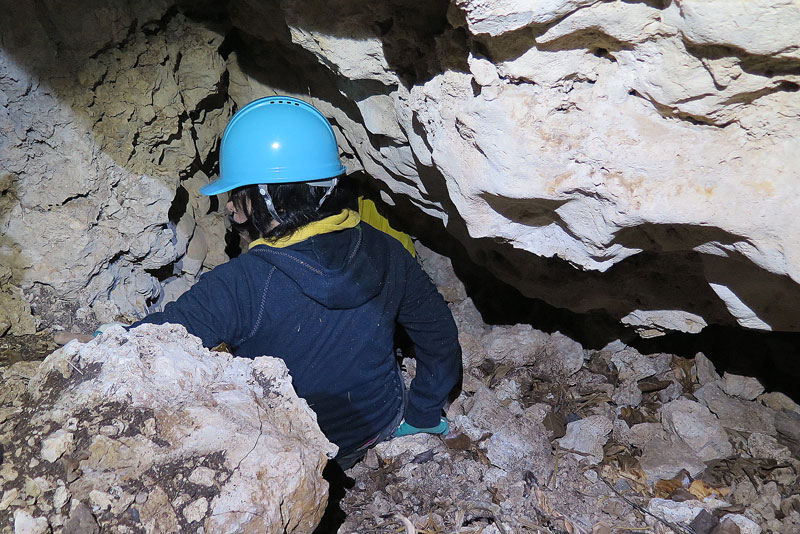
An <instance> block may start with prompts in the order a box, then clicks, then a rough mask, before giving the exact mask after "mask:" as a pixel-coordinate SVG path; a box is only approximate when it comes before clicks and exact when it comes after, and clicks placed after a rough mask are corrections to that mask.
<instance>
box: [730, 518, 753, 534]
mask: <svg viewBox="0 0 800 534" xmlns="http://www.w3.org/2000/svg"><path fill="white" fill-rule="evenodd" d="M725 518H726V519H728V520H729V521H733V522H734V523H735V524H736V526H737V527H739V532H740V533H741V534H761V527H759V526H758V524H756V522H755V521H753V520H752V519H750V518H748V517H746V516H744V515H742V514H728V515H726V516H725Z"/></svg>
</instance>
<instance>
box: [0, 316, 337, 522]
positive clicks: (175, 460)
mask: <svg viewBox="0 0 800 534" xmlns="http://www.w3.org/2000/svg"><path fill="white" fill-rule="evenodd" d="M25 395H26V397H25V398H26V399H27V401H26V403H25V408H24V410H23V411H22V412H20V413H17V414H15V415H14V416H13V417H15V418H16V421H17V424H16V425H12V427H8V426H7V425H6V427H5V428H6V429H8V428H12V431H11V433H10V434H5V435H4V436H3V440H4V447H6V446H22V451H23V452H22V454H21V456H19V457H17V456H14V455H6V456H5V460H4V464H3V467H4V471H3V473H2V477H3V479H4V482H3V486H4V488H8V489H6V493H5V494H4V501H6V500H9V499H8V498H6V497H7V493H8V491H9V490H10V489H11V488H12V487H13V489H15V490H16V491H18V492H20V495H21V496H24V498H26V499H27V501H19V500H13V501H11V502H10V506H8V505H7V507H6V509H5V510H4V511H2V512H0V514H3V515H2V517H9V516H11V515H13V516H14V517H15V521H17V519H16V518H21V519H19V520H18V521H27V522H28V523H30V521H29V520H28V518H27V516H26V515H25V514H30V511H29V509H28V508H27V506H28V505H26V504H25V502H28V504H30V503H31V502H33V503H35V502H36V501H37V499H40V500H41V501H42V502H49V503H52V504H53V505H54V507H50V506H47V507H45V508H42V506H44V504H42V505H41V506H40V509H44V510H45V511H46V515H47V517H46V518H42V520H43V521H44V525H45V527H46V526H47V524H48V520H52V521H57V518H56V515H57V514H66V515H67V516H68V519H67V520H66V524H65V529H66V531H69V532H77V531H81V532H84V531H86V532H89V531H92V530H95V529H97V528H98V527H99V528H100V529H102V530H111V531H122V530H124V529H126V528H128V527H130V526H132V524H128V523H130V522H131V521H134V523H135V522H141V526H143V527H144V528H145V530H147V531H149V532H185V531H188V530H187V529H189V528H190V527H189V525H191V529H194V530H197V529H198V528H203V529H204V530H205V531H206V532H242V531H259V532H274V531H278V530H280V531H287V532H312V531H313V530H314V528H315V527H316V525H317V523H318V521H319V519H320V518H321V516H322V513H323V511H324V508H325V503H326V497H327V483H326V482H325V481H324V480H323V479H322V475H321V473H322V469H323V467H324V465H325V463H326V461H327V459H328V458H331V457H332V456H333V455H334V454H335V453H336V447H335V446H334V445H332V444H331V443H330V442H328V441H327V439H325V437H324V435H323V434H322V432H321V431H320V430H319V427H318V426H317V424H316V417H315V415H314V413H313V412H312V411H311V409H310V408H309V407H308V405H307V404H306V402H305V401H303V400H301V399H299V398H297V396H296V394H295V392H294V390H293V389H292V386H291V379H290V377H289V375H288V371H287V369H286V366H285V364H284V363H283V362H282V361H281V360H279V359H276V358H270V357H266V356H264V357H259V358H255V359H253V360H248V359H243V358H234V357H232V356H231V355H230V354H227V353H214V352H211V351H209V350H207V349H204V348H203V347H202V346H201V344H200V341H199V340H198V339H197V338H195V337H193V336H190V335H189V334H187V332H186V330H185V329H183V327H181V326H175V325H163V326H155V325H143V326H140V327H138V328H136V329H133V330H131V331H125V330H124V329H122V328H120V327H112V328H111V329H109V330H107V331H106V332H104V333H103V335H102V336H99V337H97V338H95V339H94V340H93V341H91V342H89V343H87V344H80V343H78V342H75V341H73V342H71V343H69V344H68V345H66V346H65V347H64V348H62V349H60V350H58V351H56V352H54V353H53V354H51V355H50V356H49V357H48V358H47V359H46V360H45V361H44V362H43V363H42V364H41V367H40V368H39V371H38V372H37V373H36V374H35V375H34V376H33V378H32V379H31V381H30V384H29V386H28V389H27V393H25ZM108 421H114V423H115V424H106V423H107V422H108ZM17 444H19V445H17ZM40 449H41V455H42V456H43V457H44V460H45V461H43V462H34V461H30V460H31V459H35V457H36V456H38V455H39V454H40ZM12 464H13V465H12ZM8 469H14V470H15V472H16V474H15V475H14V476H13V477H12V476H11V475H10V474H9V472H8ZM50 492H54V493H52V494H51V493H50ZM190 495H191V496H193V497H194V498H190V497H189V496H190ZM40 496H41V497H40ZM70 499H71V503H72V504H71V506H70V507H69V509H68V510H67V509H66V508H67V507H66V504H67V502H68V501H69V500H70ZM286 503H291V506H287V505H286ZM89 507H91V510H89ZM48 510H49V512H48ZM107 512H108V513H107ZM34 515H35V514H34ZM93 515H94V517H93ZM95 518H96V519H95ZM37 521H38V519H37ZM26 524H27V523H26ZM76 528H77V529H84V530H74V529H76ZM71 529H72V530H71ZM194 530H192V531H194Z"/></svg>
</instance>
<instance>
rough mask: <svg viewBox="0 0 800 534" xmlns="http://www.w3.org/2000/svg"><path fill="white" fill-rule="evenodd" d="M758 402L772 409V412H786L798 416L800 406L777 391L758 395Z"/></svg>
mask: <svg viewBox="0 0 800 534" xmlns="http://www.w3.org/2000/svg"><path fill="white" fill-rule="evenodd" d="M758 401H759V402H760V403H761V404H763V405H764V406H766V407H767V408H772V409H773V410H777V411H781V410H786V411H789V412H796V413H798V414H800V405H798V404H797V403H796V402H794V401H793V400H792V399H791V398H789V397H788V396H787V395H785V394H784V393H781V392H779V391H771V392H769V393H764V394H763V395H759V396H758Z"/></svg>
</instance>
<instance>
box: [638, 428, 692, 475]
mask: <svg viewBox="0 0 800 534" xmlns="http://www.w3.org/2000/svg"><path fill="white" fill-rule="evenodd" d="M639 464H640V466H641V467H642V470H643V471H644V473H645V475H646V476H647V482H648V484H655V483H656V482H658V481H659V480H661V479H665V480H666V479H671V478H674V477H675V476H677V475H678V473H680V472H681V470H682V469H685V470H686V471H688V472H689V474H690V475H691V476H697V475H698V474H699V473H702V472H703V470H705V468H706V464H704V463H703V462H702V460H700V458H699V457H698V456H697V454H695V452H694V451H693V450H692V449H691V448H689V446H688V445H686V444H685V443H684V442H683V441H682V440H680V439H678V438H677V437H675V436H667V437H656V438H654V439H651V440H650V441H648V442H647V444H645V446H644V450H643V451H642V456H641V458H639Z"/></svg>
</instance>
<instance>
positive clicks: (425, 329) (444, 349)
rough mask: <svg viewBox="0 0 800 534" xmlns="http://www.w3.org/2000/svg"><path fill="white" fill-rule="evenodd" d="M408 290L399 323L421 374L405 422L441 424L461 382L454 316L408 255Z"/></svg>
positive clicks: (423, 425) (413, 384)
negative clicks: (449, 399)
mask: <svg viewBox="0 0 800 534" xmlns="http://www.w3.org/2000/svg"><path fill="white" fill-rule="evenodd" d="M405 258H406V262H405V263H406V271H407V272H406V288H405V293H404V296H403V301H402V303H401V305H400V313H399V315H398V322H399V323H400V324H401V325H403V326H404V327H405V329H406V331H407V333H408V335H409V337H410V338H411V341H413V342H414V345H415V348H416V356H417V372H416V376H415V377H414V380H413V381H412V382H411V388H410V391H409V396H408V405H407V406H406V412H405V420H406V422H407V423H408V424H410V425H413V426H415V427H417V428H429V427H433V426H436V425H438V424H439V417H440V414H441V410H442V407H443V406H444V403H445V401H446V400H447V395H448V393H449V392H450V390H451V389H453V387H454V386H455V385H456V384H457V383H458V381H459V380H460V379H461V346H460V345H459V343H458V331H457V329H456V324H455V321H454V320H453V314H452V313H450V308H448V307H447V303H446V302H445V301H444V298H442V295H441V294H440V293H439V291H438V290H437V289H436V286H434V285H433V283H432V282H431V280H430V278H428V275H427V274H426V273H425V271H423V270H422V268H421V267H420V266H419V264H418V263H417V262H416V261H415V260H414V259H413V258H411V256H409V255H407V254H405Z"/></svg>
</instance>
